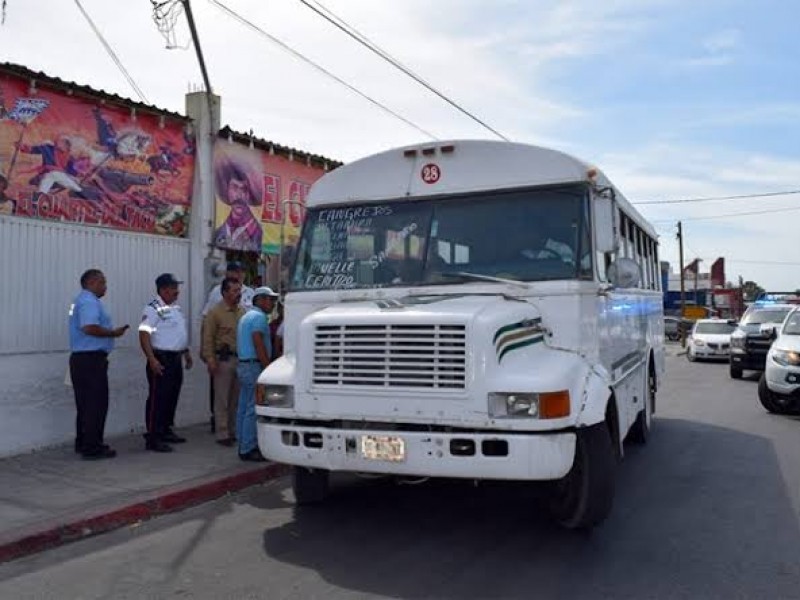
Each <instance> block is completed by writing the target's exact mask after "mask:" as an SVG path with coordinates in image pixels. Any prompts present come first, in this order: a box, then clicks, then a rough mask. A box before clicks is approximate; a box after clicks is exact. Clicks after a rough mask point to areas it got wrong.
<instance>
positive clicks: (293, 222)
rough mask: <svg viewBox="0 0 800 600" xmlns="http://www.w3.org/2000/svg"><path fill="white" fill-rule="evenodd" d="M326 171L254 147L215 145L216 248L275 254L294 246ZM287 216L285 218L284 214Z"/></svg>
mask: <svg viewBox="0 0 800 600" xmlns="http://www.w3.org/2000/svg"><path fill="white" fill-rule="evenodd" d="M324 173H325V171H324V169H322V168H321V167H320V166H318V165H314V164H311V165H309V164H307V163H306V161H305V160H301V159H296V160H289V158H287V157H285V156H280V155H278V154H270V153H269V152H265V151H263V150H259V149H255V148H249V147H248V146H245V145H242V144H239V143H234V142H232V141H229V140H227V139H225V138H220V139H218V140H217V142H216V144H215V146H214V181H215V190H216V215H217V216H216V224H215V230H214V245H215V246H217V247H218V248H225V249H227V250H244V251H248V252H260V253H262V254H272V255H276V254H278V253H279V252H280V248H281V224H282V223H283V238H284V246H293V245H294V244H295V243H296V242H297V238H298V236H299V234H300V225H301V224H302V221H303V213H304V206H305V199H306V195H307V194H308V190H309V189H310V187H311V184H313V183H314V182H315V181H316V180H317V179H319V178H320V177H321V176H322V175H324ZM284 211H285V212H286V214H284Z"/></svg>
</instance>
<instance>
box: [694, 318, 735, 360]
mask: <svg viewBox="0 0 800 600" xmlns="http://www.w3.org/2000/svg"><path fill="white" fill-rule="evenodd" d="M735 329H736V324H735V323H733V322H732V321H726V320H725V319H699V320H698V321H696V322H695V324H694V327H692V332H691V334H690V337H689V341H688V342H689V344H688V349H687V351H686V358H688V359H689V360H690V361H692V362H694V361H695V360H697V359H698V358H708V359H710V358H716V359H725V360H727V359H728V357H729V356H730V354H731V334H732V333H733V332H734V330H735Z"/></svg>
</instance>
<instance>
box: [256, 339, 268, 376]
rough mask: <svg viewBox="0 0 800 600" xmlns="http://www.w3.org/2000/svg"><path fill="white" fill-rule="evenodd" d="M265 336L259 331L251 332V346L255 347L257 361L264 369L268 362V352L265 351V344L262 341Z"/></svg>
mask: <svg viewBox="0 0 800 600" xmlns="http://www.w3.org/2000/svg"><path fill="white" fill-rule="evenodd" d="M265 339H266V337H265V336H264V333H263V332H261V331H254V332H253V347H255V349H256V356H257V357H258V362H260V363H261V368H263V369H265V368H266V367H267V365H268V364H269V352H267V345H266V344H265V343H264V340H265Z"/></svg>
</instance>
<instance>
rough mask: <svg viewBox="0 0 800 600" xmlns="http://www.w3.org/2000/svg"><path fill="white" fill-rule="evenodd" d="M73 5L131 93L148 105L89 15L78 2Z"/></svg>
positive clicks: (145, 98) (139, 89)
mask: <svg viewBox="0 0 800 600" xmlns="http://www.w3.org/2000/svg"><path fill="white" fill-rule="evenodd" d="M75 4H76V5H77V6H78V9H79V10H80V11H81V14H83V16H84V18H85V19H86V21H87V22H88V23H89V26H90V27H91V28H92V31H94V33H95V35H96V36H97V39H99V40H100V43H101V44H103V47H104V48H105V49H106V52H108V55H109V56H110V57H111V60H113V61H114V64H115V65H117V68H118V69H119V70H120V72H122V74H123V75H124V76H125V79H127V81H128V83H129V84H130V86H131V87H132V88H133V91H134V92H136V95H137V96H139V99H140V100H141V101H142V102H144V103H145V104H150V102H149V101H148V100H147V97H146V96H145V95H144V92H143V91H142V90H141V88H140V87H139V86H138V85H136V82H135V81H134V80H133V77H131V74H130V73H128V70H127V69H126V68H125V65H123V64H122V61H121V60H120V59H119V57H118V56H117V54H116V53H115V52H114V49H113V48H111V46H110V45H109V43H108V42H107V41H106V39H105V37H103V34H102V33H101V31H100V29H98V27H97V25H95V24H94V21H92V18H91V17H90V16H89V13H87V12H86V10H85V9H84V8H83V6H82V5H81V2H80V0H75Z"/></svg>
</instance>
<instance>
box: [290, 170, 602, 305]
mask: <svg viewBox="0 0 800 600" xmlns="http://www.w3.org/2000/svg"><path fill="white" fill-rule="evenodd" d="M588 211H589V202H588V189H587V187H586V186H585V185H582V184H574V185H565V186H558V187H550V188H536V189H530V190H524V191H521V190H515V191H512V192H489V193H481V194H471V195H469V196H466V195H465V196H458V197H455V196H453V197H448V198H439V199H427V200H419V201H387V202H381V203H372V204H361V205H357V206H349V207H346V206H335V207H324V208H323V207H319V208H314V209H311V210H309V212H308V214H307V217H306V223H305V227H304V229H303V234H302V237H301V239H300V243H299V245H298V250H297V258H296V261H295V265H294V271H293V274H292V277H291V283H290V289H292V290H325V289H359V288H373V287H406V286H414V285H431V284H452V283H457V282H460V281H478V280H480V278H481V276H484V277H486V278H498V279H511V280H517V281H543V280H552V279H591V278H592V262H591V257H592V253H591V242H590V240H591V235H590V231H589V217H588Z"/></svg>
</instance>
